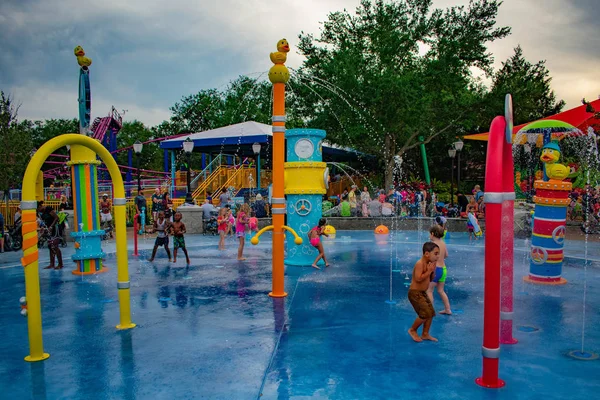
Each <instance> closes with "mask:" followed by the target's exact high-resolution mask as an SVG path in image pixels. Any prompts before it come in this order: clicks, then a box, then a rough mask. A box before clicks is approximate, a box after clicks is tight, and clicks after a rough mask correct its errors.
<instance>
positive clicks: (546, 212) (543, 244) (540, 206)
mask: <svg viewBox="0 0 600 400" xmlns="http://www.w3.org/2000/svg"><path fill="white" fill-rule="evenodd" d="M534 187H535V189H536V196H534V198H533V201H534V203H535V212H534V220H533V236H532V238H531V262H530V264H529V276H526V277H524V278H523V280H525V282H529V283H538V284H546V285H564V284H565V283H567V280H566V279H564V278H562V277H561V274H562V263H563V258H564V254H563V247H564V242H565V234H566V226H565V225H566V220H567V205H568V204H569V193H570V192H571V189H572V183H571V182H562V181H558V180H553V179H551V180H549V181H542V180H538V181H535V183H534Z"/></svg>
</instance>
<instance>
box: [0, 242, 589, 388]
mask: <svg viewBox="0 0 600 400" xmlns="http://www.w3.org/2000/svg"><path fill="white" fill-rule="evenodd" d="M427 237H428V236H427V235H426V234H425V233H424V232H423V233H419V232H404V231H392V233H391V234H390V235H389V236H387V238H383V239H382V238H376V237H375V235H374V234H373V233H372V232H371V231H368V232H365V231H338V234H337V238H336V239H334V240H327V239H325V240H324V245H325V251H326V254H327V256H328V257H329V258H330V260H331V263H332V265H333V266H332V267H331V268H329V269H327V270H321V271H316V270H313V269H312V268H299V267H287V271H286V291H287V292H288V293H289V296H288V297H287V298H286V299H272V298H270V297H268V296H267V293H268V292H269V291H270V290H271V274H270V268H271V263H270V257H271V252H270V248H269V243H270V237H265V238H264V239H263V240H261V243H260V244H259V245H258V246H256V247H249V246H248V247H247V248H246V250H245V256H246V257H247V259H248V260H247V261H245V262H242V263H239V262H237V261H236V260H235V252H236V250H237V242H234V240H230V239H228V240H227V251H226V252H225V253H222V252H219V251H218V250H217V249H216V248H217V241H218V238H217V237H203V236H194V235H189V237H188V238H186V241H187V244H188V246H189V250H190V257H191V259H192V266H191V267H190V268H189V269H186V268H185V266H184V263H183V259H181V260H180V261H179V262H178V264H177V266H173V265H172V264H171V265H169V263H168V261H167V259H166V255H165V254H164V253H161V251H160V250H159V256H158V257H157V259H156V261H155V262H154V263H152V264H151V263H148V262H147V261H143V260H138V259H137V258H135V257H130V263H131V264H130V271H131V285H132V288H131V293H132V317H133V321H134V322H135V323H137V324H138V327H137V328H135V329H133V330H130V331H123V332H118V331H116V330H115V328H114V325H115V323H116V322H118V303H117V289H116V275H115V274H116V271H115V269H114V268H111V269H110V270H109V271H108V272H107V273H105V274H101V275H96V276H90V277H83V278H82V277H76V276H74V275H72V274H71V273H70V270H69V269H65V270H62V271H41V272H40V276H41V292H42V307H43V309H42V313H43V314H42V316H43V324H44V344H45V350H46V351H47V352H48V353H50V355H51V356H50V358H49V359H48V360H46V361H43V362H38V363H26V362H24V361H23V357H24V356H25V355H26V354H28V348H27V324H26V320H25V319H24V318H23V317H21V316H20V314H19V311H20V309H19V303H18V300H19V297H21V296H22V295H23V294H24V281H23V271H22V268H21V267H12V268H11V267H3V268H1V269H0V292H1V293H3V295H4V296H3V298H4V301H3V302H2V303H1V304H0V318H1V320H2V324H0V335H1V336H2V338H3V340H2V341H1V342H0V354H2V358H1V360H0V387H2V388H3V396H4V395H7V396H9V397H10V398H43V396H45V397H46V398H49V399H51V398H52V399H53V398H70V399H79V398H80V399H84V398H123V399H130V398H131V399H133V398H153V399H172V398H198V399H201V398H210V399H256V398H259V397H260V398H261V399H288V398H289V399H293V398H330V399H351V398H352V399H354V398H360V399H367V398H368V399H410V398H419V399H422V398H442V397H443V398H456V399H458V398H470V399H488V398H489V399H492V398H494V399H514V398H519V399H538V398H542V396H545V397H546V398H562V397H570V398H585V397H589V396H590V395H591V394H593V393H595V392H597V391H598V390H600V381H599V380H598V378H597V377H598V376H600V361H599V360H597V359H596V360H578V359H575V358H572V357H570V356H569V353H571V352H573V351H581V341H582V323H583V291H584V286H585V285H586V284H587V287H586V291H587V296H586V313H585V337H584V339H585V351H586V352H594V353H598V352H599V350H600V333H599V332H600V329H598V328H600V314H598V312H597V310H598V309H600V285H598V283H597V282H598V281H599V279H600V254H599V250H598V246H597V243H589V244H588V251H587V253H588V257H587V258H588V259H587V260H586V259H585V258H586V257H585V247H584V246H585V243H584V242H583V241H569V242H567V246H566V248H565V254H566V256H567V258H566V259H565V263H564V267H563V275H564V277H565V278H566V279H567V280H568V281H569V283H568V284H567V285H564V286H560V287H548V286H537V285H530V284H526V283H523V282H522V277H523V276H525V275H527V273H528V268H529V264H528V260H527V251H528V248H529V244H530V243H529V242H528V241H526V240H515V316H514V324H515V332H514V336H515V337H516V338H517V339H518V340H519V344H517V345H513V346H502V353H501V359H500V377H501V378H502V379H503V380H505V381H506V386H505V387H504V388H502V389H499V390H491V389H483V388H481V387H479V386H477V385H476V384H475V383H474V379H475V378H476V377H477V376H479V374H480V373H481V339H482V313H483V255H484V249H483V241H482V240H479V241H477V242H469V240H468V237H467V236H466V234H463V233H454V232H452V233H451V235H450V238H449V239H448V240H447V243H448V247H449V251H450V258H449V259H448V262H447V265H448V280H447V283H446V288H447V293H448V296H449V298H450V302H451V304H452V307H453V309H454V311H455V315H453V316H450V317H446V316H443V315H438V316H437V317H436V318H435V319H434V322H433V326H432V330H431V333H432V334H433V335H434V336H436V337H437V338H438V339H439V340H440V342H439V343H418V344H417V343H414V342H412V340H411V339H410V337H409V336H408V334H407V333H406V330H407V329H408V327H409V326H410V324H411V323H412V321H413V320H414V317H415V315H414V311H413V310H412V308H411V306H410V304H409V303H408V300H407V299H406V292H407V290H408V287H407V285H406V284H407V283H409V282H410V280H407V279H406V278H409V279H410V274H411V270H412V266H413V264H414V262H415V261H416V260H417V259H418V257H419V256H420V248H421V245H422V243H423V242H424V241H425V240H426V239H427ZM147 241H148V244H149V246H151V245H152V242H153V240H151V239H148V240H147ZM107 251H110V248H108V249H107ZM41 253H42V255H44V253H47V250H42V251H41ZM141 253H142V256H144V257H145V258H147V257H148V256H149V252H148V250H142V252H141ZM65 259H66V258H65ZM106 263H107V265H109V266H110V265H114V263H115V258H114V255H109V256H108V257H107V259H106ZM390 269H391V270H392V277H393V281H392V299H393V300H395V301H396V304H386V302H385V301H386V300H388V299H389V287H390V282H389V276H390ZM435 308H436V310H438V311H439V310H440V309H441V301H440V299H439V297H438V296H437V294H436V295H435ZM520 327H522V328H524V329H519V328H520ZM528 327H535V328H536V330H532V329H527V328H528ZM423 388H425V389H424V390H425V391H424V392H422V390H423ZM261 395H262V396H261ZM0 397H1V396H0Z"/></svg>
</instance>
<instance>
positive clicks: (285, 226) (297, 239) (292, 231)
mask: <svg viewBox="0 0 600 400" xmlns="http://www.w3.org/2000/svg"><path fill="white" fill-rule="evenodd" d="M282 228H283V229H285V230H286V231H288V232H289V233H291V234H292V235H294V238H295V239H294V243H296V244H298V245H300V244H302V238H301V237H300V236H298V234H297V233H296V231H295V230H293V229H292V228H290V227H289V226H287V225H283V226H282Z"/></svg>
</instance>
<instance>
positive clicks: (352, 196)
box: [348, 185, 358, 217]
mask: <svg viewBox="0 0 600 400" xmlns="http://www.w3.org/2000/svg"><path fill="white" fill-rule="evenodd" d="M357 188H358V186H356V185H352V187H351V188H350V192H348V203H350V215H351V216H353V217H356V216H357V215H358V210H357V207H358V204H357V201H356V189H357Z"/></svg>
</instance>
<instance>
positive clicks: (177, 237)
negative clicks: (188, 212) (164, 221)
mask: <svg viewBox="0 0 600 400" xmlns="http://www.w3.org/2000/svg"><path fill="white" fill-rule="evenodd" d="M174 218H175V221H173V223H172V224H171V232H172V234H173V262H174V263H176V262H177V249H179V248H181V250H183V254H185V261H186V263H187V265H190V257H189V256H188V252H187V249H186V248H185V238H184V237H183V234H184V233H185V232H186V230H185V224H184V223H183V222H181V213H180V212H176V213H175V216H174Z"/></svg>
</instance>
